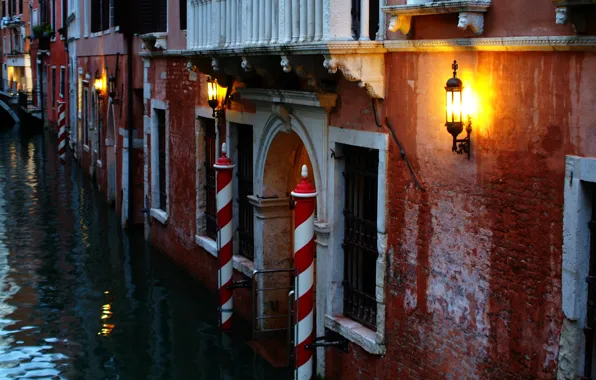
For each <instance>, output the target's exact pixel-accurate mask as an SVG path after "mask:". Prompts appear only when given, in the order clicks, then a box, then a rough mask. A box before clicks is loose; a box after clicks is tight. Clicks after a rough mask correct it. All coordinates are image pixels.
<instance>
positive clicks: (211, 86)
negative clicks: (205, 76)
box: [207, 82, 217, 100]
mask: <svg viewBox="0 0 596 380" xmlns="http://www.w3.org/2000/svg"><path fill="white" fill-rule="evenodd" d="M207 89H208V92H209V94H208V95H209V100H217V82H208V87H207Z"/></svg>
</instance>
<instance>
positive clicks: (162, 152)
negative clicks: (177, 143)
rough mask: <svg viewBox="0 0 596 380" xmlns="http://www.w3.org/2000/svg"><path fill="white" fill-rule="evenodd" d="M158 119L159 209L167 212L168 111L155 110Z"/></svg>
mask: <svg viewBox="0 0 596 380" xmlns="http://www.w3.org/2000/svg"><path fill="white" fill-rule="evenodd" d="M153 112H155V115H156V117H157V133H158V137H157V139H158V149H159V153H158V154H159V163H158V165H159V209H161V210H163V211H165V212H167V207H166V206H167V202H168V195H167V192H166V187H167V182H166V179H167V178H166V147H167V139H166V111H164V110H160V109H153Z"/></svg>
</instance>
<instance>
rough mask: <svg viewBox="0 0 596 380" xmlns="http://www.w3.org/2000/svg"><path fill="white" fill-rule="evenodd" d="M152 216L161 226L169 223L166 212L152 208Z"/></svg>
mask: <svg viewBox="0 0 596 380" xmlns="http://www.w3.org/2000/svg"><path fill="white" fill-rule="evenodd" d="M151 216H152V217H153V218H154V219H155V220H157V221H158V222H160V223H161V224H166V223H167V222H168V213H167V212H165V211H164V210H160V209H157V208H152V209H151Z"/></svg>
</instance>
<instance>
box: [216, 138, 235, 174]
mask: <svg viewBox="0 0 596 380" xmlns="http://www.w3.org/2000/svg"><path fill="white" fill-rule="evenodd" d="M227 153H228V146H227V145H226V143H223V144H221V157H219V158H218V159H217V162H216V163H215V165H213V167H214V168H215V169H233V168H234V163H233V162H232V160H230V158H229V157H228V155H227Z"/></svg>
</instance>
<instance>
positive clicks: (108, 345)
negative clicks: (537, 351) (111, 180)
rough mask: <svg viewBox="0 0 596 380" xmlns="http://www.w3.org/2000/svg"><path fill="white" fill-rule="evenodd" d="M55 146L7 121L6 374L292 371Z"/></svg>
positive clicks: (0, 239)
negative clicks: (226, 317) (128, 225)
mask: <svg viewBox="0 0 596 380" xmlns="http://www.w3.org/2000/svg"><path fill="white" fill-rule="evenodd" d="M55 145H56V143H55V140H54V139H51V138H49V137H48V136H47V135H45V136H44V135H43V134H37V135H29V136H25V134H23V133H22V132H21V131H20V130H19V127H18V126H15V127H13V128H11V129H2V128H0V379H11V378H42V379H58V378H64V379H283V378H284V377H285V376H284V375H285V372H284V371H282V370H275V369H273V368H272V367H271V366H269V365H268V364H267V363H265V362H264V361H263V360H262V359H261V358H260V357H258V356H257V355H256V354H255V353H254V352H253V351H252V350H251V349H250V348H249V347H248V346H247V345H246V343H245V342H244V341H242V340H238V339H236V338H235V337H232V336H228V335H226V334H222V333H220V332H219V331H218V330H217V328H216V327H215V326H216V298H215V295H214V294H211V293H209V292H208V291H207V290H205V289H204V288H203V287H201V286H200V284H198V283H196V282H195V281H193V279H191V278H189V277H188V276H186V275H185V274H184V273H183V272H181V271H180V270H179V269H178V268H177V267H175V266H174V265H173V264H172V263H171V262H170V261H169V259H168V258H166V257H164V255H163V254H161V253H159V252H157V251H152V250H151V249H150V247H148V246H147V245H146V244H145V242H144V240H143V237H142V234H139V235H134V236H133V235H127V234H125V233H123V232H122V230H121V228H120V226H119V224H118V216H117V215H116V214H115V213H114V212H113V211H112V209H111V207H110V206H108V205H107V204H105V203H103V202H102V201H101V195H100V194H98V193H97V192H96V191H95V190H94V189H93V187H92V185H91V183H90V181H89V180H88V179H87V178H86V177H85V176H84V175H83V173H82V170H80V169H79V168H77V167H76V165H72V164H71V163H69V164H67V165H66V166H62V165H60V164H59V162H58V159H57V153H56V146H55Z"/></svg>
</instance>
